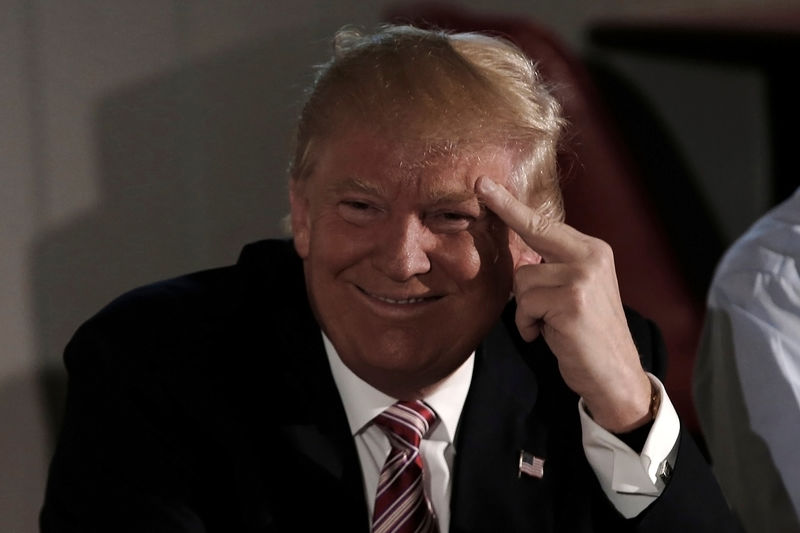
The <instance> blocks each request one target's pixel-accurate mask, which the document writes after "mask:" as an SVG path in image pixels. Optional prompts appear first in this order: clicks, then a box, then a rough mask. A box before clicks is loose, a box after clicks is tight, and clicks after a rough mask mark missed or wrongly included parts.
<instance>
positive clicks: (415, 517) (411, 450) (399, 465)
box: [372, 400, 438, 533]
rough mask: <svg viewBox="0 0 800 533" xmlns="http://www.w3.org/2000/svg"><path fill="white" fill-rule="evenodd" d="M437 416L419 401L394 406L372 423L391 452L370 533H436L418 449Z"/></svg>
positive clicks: (377, 495) (383, 472) (435, 524)
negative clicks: (379, 430)
mask: <svg viewBox="0 0 800 533" xmlns="http://www.w3.org/2000/svg"><path fill="white" fill-rule="evenodd" d="M435 421H436V413H434V412H433V409H431V408H430V407H429V406H428V405H427V404H426V403H425V402H423V401H421V400H417V401H413V402H397V403H395V404H394V405H392V406H390V407H389V408H388V409H386V410H385V411H384V412H382V413H381V414H379V415H378V416H376V417H375V419H374V420H373V424H375V425H376V426H378V427H379V428H380V429H381V430H382V431H383V432H384V433H386V436H387V437H389V441H390V442H391V445H392V449H391V451H390V452H389V456H388V457H387V458H386V462H385V463H384V465H383V469H382V470H381V474H380V478H379V479H378V489H377V494H376V496H375V509H374V513H373V517H372V532H373V533H435V532H436V531H437V529H438V527H437V523H436V518H435V517H434V514H433V510H432V508H431V505H430V502H429V501H428V498H427V496H426V495H425V487H424V482H423V472H424V465H423V463H422V455H421V454H420V452H419V445H420V442H421V441H422V438H423V437H425V436H426V435H427V434H428V432H429V431H430V430H431V428H432V427H433V424H434V422H435Z"/></svg>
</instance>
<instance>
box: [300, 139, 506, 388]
mask: <svg viewBox="0 0 800 533" xmlns="http://www.w3.org/2000/svg"><path fill="white" fill-rule="evenodd" d="M318 149H319V152H318V157H317V161H316V165H315V167H314V170H313V172H312V173H311V175H310V176H309V177H308V178H307V180H305V181H303V182H299V183H297V182H295V183H293V185H292V189H291V204H292V227H293V232H294V238H295V247H296V249H297V252H298V253H299V255H300V257H301V258H302V259H303V261H304V268H305V276H306V282H307V285H308V292H309V298H310V301H311V305H312V307H313V309H314V312H315V314H316V316H317V319H318V320H319V322H320V324H321V325H322V328H323V330H324V331H325V333H326V334H327V335H328V337H329V338H330V339H331V341H332V342H333V344H334V346H335V347H336V349H337V351H338V352H339V355H340V357H341V358H342V360H343V361H344V363H345V364H346V365H347V366H348V367H349V368H350V369H351V370H352V371H353V372H355V373H356V374H357V375H358V376H359V377H361V378H362V379H364V380H365V381H367V382H368V383H370V384H372V385H373V386H375V387H376V388H378V389H380V390H382V391H383V392H385V393H387V394H389V395H392V396H395V397H406V398H407V397H411V396H416V395H419V394H421V393H422V392H424V391H425V390H427V389H429V388H430V387H432V386H433V385H435V384H436V383H438V382H439V381H440V380H441V379H443V378H445V377H446V376H448V375H449V374H450V373H451V372H453V371H454V370H455V369H456V368H458V366H460V365H461V363H462V362H463V361H464V360H465V359H466V358H467V356H469V354H470V353H471V352H472V350H473V349H474V348H475V347H476V346H477V344H478V343H479V342H480V340H481V339H482V338H483V337H484V336H485V334H486V333H487V332H488V330H489V328H490V327H491V326H492V324H493V323H494V322H495V321H496V320H497V318H498V316H499V314H500V312H501V311H502V309H503V307H504V305H505V304H506V302H507V301H508V298H509V294H510V291H511V288H512V274H513V259H512V254H511V247H510V246H509V231H508V229H507V228H506V227H505V225H503V224H502V223H501V222H500V221H499V220H498V219H497V218H496V217H495V216H494V215H493V214H491V213H490V212H487V211H486V210H485V209H483V208H482V206H481V205H480V204H479V203H478V200H477V198H476V196H475V193H474V185H475V181H476V180H477V178H478V177H479V176H488V177H490V178H492V179H494V180H495V181H497V182H499V183H500V184H503V185H505V184H507V180H508V176H509V175H510V173H511V171H512V160H511V156H510V154H509V153H507V152H506V151H505V150H502V149H499V148H496V147H485V148H482V149H479V150H471V151H469V152H468V153H464V154H455V155H453V154H442V153H439V154H438V155H430V154H427V155H426V153H425V151H424V150H423V149H422V147H421V146H413V145H408V144H407V143H398V142H393V141H391V140H388V139H384V138H381V137H380V136H377V135H375V134H374V132H372V131H351V132H350V133H348V134H344V135H341V136H339V137H337V138H335V139H333V140H330V141H327V142H325V143H324V144H323V145H322V146H320V147H319V148H318Z"/></svg>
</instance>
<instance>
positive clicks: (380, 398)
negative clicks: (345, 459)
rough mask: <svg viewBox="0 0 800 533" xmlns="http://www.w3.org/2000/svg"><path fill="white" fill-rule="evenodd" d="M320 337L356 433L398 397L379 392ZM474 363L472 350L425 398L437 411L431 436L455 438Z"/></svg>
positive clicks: (352, 427)
mask: <svg viewBox="0 0 800 533" xmlns="http://www.w3.org/2000/svg"><path fill="white" fill-rule="evenodd" d="M322 338H323V341H324V343H325V353H326V354H327V356H328V362H329V363H330V367H331V372H332V373H333V379H334V381H335V382H336V387H337V388H338V389H339V395H340V396H341V398H342V403H343V404H344V409H345V412H346V413H347V421H348V423H349V424H350V431H351V432H352V433H353V435H356V434H358V433H360V432H361V431H363V430H364V428H365V427H366V426H367V425H368V424H369V422H370V421H371V420H372V419H373V418H375V417H376V416H377V415H378V414H379V413H381V412H383V410H384V409H386V408H387V407H389V406H390V405H392V404H393V403H394V402H395V401H397V398H392V397H391V396H388V395H386V394H384V393H382V392H381V391H379V390H378V389H376V388H375V387H373V386H372V385H370V384H369V383H367V382H366V381H364V380H363V379H361V378H360V377H358V376H357V375H356V374H355V373H353V371H352V370H350V369H349V368H348V367H347V366H346V365H345V364H344V363H343V362H342V360H341V358H340V357H339V354H338V353H337V352H336V348H334V346H333V344H332V343H331V341H330V339H328V337H327V335H325V333H323V334H322ZM474 363H475V353H474V352H473V353H472V354H471V355H470V356H469V357H468V358H467V360H466V361H464V363H463V364H462V365H461V366H460V367H458V368H457V369H456V371H455V372H453V373H452V374H451V375H450V376H448V377H447V378H446V379H445V380H444V381H442V382H441V383H440V384H439V386H438V387H436V389H435V390H434V391H433V392H431V393H430V394H429V395H427V396H426V397H425V398H424V400H425V401H426V402H427V403H428V405H430V406H431V407H432V408H433V410H434V411H436V414H437V415H438V417H439V420H440V424H438V425H437V427H436V429H434V432H433V434H432V435H431V436H430V438H431V439H434V440H442V441H447V442H451V443H452V442H453V440H454V439H455V435H456V429H457V427H458V419H459V418H460V417H461V410H462V408H463V407H464V401H465V400H466V398H467V392H468V391H469V386H470V382H471V381H472V368H473V365H474Z"/></svg>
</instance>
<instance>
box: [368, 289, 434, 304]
mask: <svg viewBox="0 0 800 533" xmlns="http://www.w3.org/2000/svg"><path fill="white" fill-rule="evenodd" d="M358 289H359V290H360V291H361V292H362V293H364V294H365V295H367V296H369V297H370V298H374V299H375V300H378V301H381V302H385V303H387V304H392V305H412V304H419V303H426V302H432V301H435V300H438V299H439V298H441V297H440V296H416V297H411V298H392V297H389V296H382V295H380V294H375V293H372V292H369V291H367V290H365V289H362V288H361V287H358Z"/></svg>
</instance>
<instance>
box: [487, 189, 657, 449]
mask: <svg viewBox="0 0 800 533" xmlns="http://www.w3.org/2000/svg"><path fill="white" fill-rule="evenodd" d="M475 191H476V193H477V194H478V198H479V200H480V201H482V202H483V203H484V204H485V206H486V207H487V208H488V209H490V210H491V211H492V212H494V213H495V215H497V216H498V217H499V218H500V219H501V220H502V221H503V222H505V223H506V225H508V227H509V228H511V229H512V230H513V231H514V232H515V233H516V234H517V235H518V236H519V239H521V241H522V242H519V241H516V242H515V241H514V239H512V251H514V253H515V258H516V264H515V273H514V296H515V298H516V300H517V314H516V324H517V328H518V329H519V332H520V334H521V335H522V337H523V338H524V339H525V340H527V341H531V340H533V339H535V338H536V337H537V336H538V335H540V334H541V335H542V336H543V337H544V339H545V341H546V342H547V344H548V346H549V347H550V349H551V350H552V351H553V353H554V354H555V355H556V357H557V358H558V365H559V370H560V372H561V375H562V376H563V378H564V381H565V382H566V383H567V385H568V386H569V387H570V388H571V389H572V390H574V391H575V392H576V393H578V394H579V395H580V396H581V397H583V399H584V401H585V402H586V406H587V408H588V409H589V411H590V413H591V415H592V418H593V419H594V420H595V421H596V422H597V423H598V424H599V425H601V426H602V427H604V428H606V429H607V430H609V431H612V432H616V433H621V432H625V431H630V430H632V429H635V428H636V427H638V426H641V425H642V424H644V423H646V422H648V421H649V420H650V414H649V405H650V386H651V385H650V380H649V379H648V378H647V375H646V374H645V373H644V370H643V369H642V366H641V362H640V360H639V354H638V352H637V350H636V346H635V345H634V343H633V339H632V337H631V334H630V331H629V330H628V325H627V322H626V320H625V313H624V311H623V308H622V302H621V299H620V295H619V287H618V284H617V276H616V272H615V269H614V257H613V253H612V251H611V247H610V246H609V245H608V244H606V243H605V242H603V241H601V240H600V239H596V238H594V237H590V236H588V235H584V234H583V233H581V232H579V231H578V230H576V229H575V228H573V227H571V226H569V225H567V224H564V223H561V222H558V221H552V220H549V219H545V218H543V217H541V216H539V215H537V213H536V212H534V211H533V209H531V208H530V207H528V206H527V205H525V204H523V203H522V202H520V201H519V200H517V199H516V198H515V197H514V196H513V195H512V194H511V193H510V192H509V191H507V190H506V189H505V188H504V187H502V186H500V185H498V184H497V183H495V182H494V181H492V180H491V179H489V178H486V177H482V178H479V179H478V180H477V182H476V184H475ZM523 243H524V244H523ZM526 247H527V248H529V249H526ZM531 251H533V252H534V253H531ZM539 257H541V261H538V259H539Z"/></svg>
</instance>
